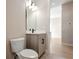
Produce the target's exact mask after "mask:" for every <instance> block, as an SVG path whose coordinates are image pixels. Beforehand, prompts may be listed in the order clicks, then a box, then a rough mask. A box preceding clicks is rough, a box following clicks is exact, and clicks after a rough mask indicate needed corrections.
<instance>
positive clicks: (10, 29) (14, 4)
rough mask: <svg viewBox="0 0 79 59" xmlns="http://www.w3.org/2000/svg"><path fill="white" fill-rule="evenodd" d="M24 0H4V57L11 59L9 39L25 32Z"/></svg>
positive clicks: (20, 35)
mask: <svg viewBox="0 0 79 59" xmlns="http://www.w3.org/2000/svg"><path fill="white" fill-rule="evenodd" d="M24 5H25V0H6V21H7V24H6V25H7V26H6V27H7V28H6V32H7V33H6V35H7V36H6V39H7V40H6V41H7V42H6V58H7V59H13V55H12V52H11V47H10V42H9V40H10V39H12V38H16V37H22V36H24V34H25V6H24Z"/></svg>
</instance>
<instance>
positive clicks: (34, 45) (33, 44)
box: [30, 35, 38, 52]
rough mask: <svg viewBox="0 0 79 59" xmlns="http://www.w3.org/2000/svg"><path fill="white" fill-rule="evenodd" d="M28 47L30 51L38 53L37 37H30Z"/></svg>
mask: <svg viewBox="0 0 79 59" xmlns="http://www.w3.org/2000/svg"><path fill="white" fill-rule="evenodd" d="M30 44H31V45H30V47H31V49H33V50H35V51H37V52H38V39H37V35H31V39H30Z"/></svg>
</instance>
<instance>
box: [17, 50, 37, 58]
mask: <svg viewBox="0 0 79 59" xmlns="http://www.w3.org/2000/svg"><path fill="white" fill-rule="evenodd" d="M17 55H18V59H38V54H37V52H36V51H34V50H32V49H24V50H22V51H20V52H19V53H17Z"/></svg>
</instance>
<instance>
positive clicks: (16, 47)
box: [10, 38, 38, 59]
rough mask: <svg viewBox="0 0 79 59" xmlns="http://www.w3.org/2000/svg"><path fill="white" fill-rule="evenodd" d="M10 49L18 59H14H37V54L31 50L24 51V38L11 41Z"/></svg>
mask: <svg viewBox="0 0 79 59" xmlns="http://www.w3.org/2000/svg"><path fill="white" fill-rule="evenodd" d="M10 42H11V49H12V52H13V53H15V54H16V55H17V56H18V58H16V59H38V53H37V52H36V51H34V50H32V49H26V48H25V47H26V41H25V39H24V38H17V39H11V40H10Z"/></svg>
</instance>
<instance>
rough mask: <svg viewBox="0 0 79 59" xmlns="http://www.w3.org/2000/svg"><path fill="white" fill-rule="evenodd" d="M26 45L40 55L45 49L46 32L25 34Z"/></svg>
mask: <svg viewBox="0 0 79 59" xmlns="http://www.w3.org/2000/svg"><path fill="white" fill-rule="evenodd" d="M26 47H27V48H28V49H33V50H35V51H37V53H38V55H39V57H40V56H41V55H42V54H43V53H44V52H45V49H46V33H42V34H26Z"/></svg>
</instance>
